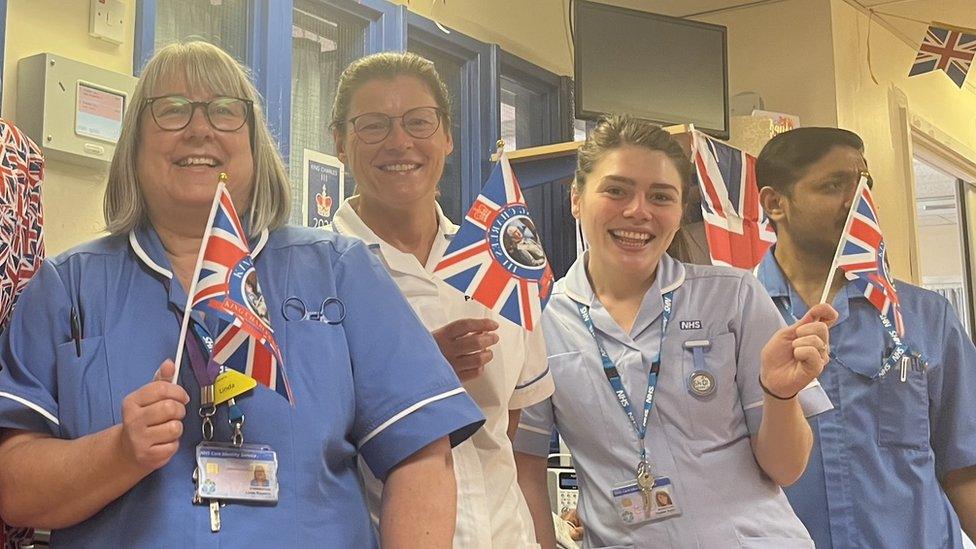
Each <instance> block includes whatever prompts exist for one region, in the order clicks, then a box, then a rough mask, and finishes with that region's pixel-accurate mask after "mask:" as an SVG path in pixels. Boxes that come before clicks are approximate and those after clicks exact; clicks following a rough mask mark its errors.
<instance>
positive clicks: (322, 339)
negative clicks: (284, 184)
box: [0, 227, 483, 549]
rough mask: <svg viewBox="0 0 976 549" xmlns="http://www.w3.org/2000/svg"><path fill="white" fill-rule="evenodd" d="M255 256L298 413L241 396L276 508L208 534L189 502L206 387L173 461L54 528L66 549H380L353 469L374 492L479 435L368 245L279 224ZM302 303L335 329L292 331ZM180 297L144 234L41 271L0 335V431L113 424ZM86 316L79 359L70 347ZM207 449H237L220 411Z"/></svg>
mask: <svg viewBox="0 0 976 549" xmlns="http://www.w3.org/2000/svg"><path fill="white" fill-rule="evenodd" d="M251 247H252V249H253V250H254V252H253V254H252V255H253V256H254V259H255V267H256V269H257V272H258V278H259V280H260V281H261V288H262V290H263V293H264V296H265V299H266V302H267V304H268V312H269V315H270V317H271V325H272V328H273V329H274V331H275V338H276V340H277V342H278V344H279V345H280V346H281V349H282V354H283V361H284V364H285V368H286V371H287V374H288V376H289V379H290V381H291V386H292V389H293V391H294V395H295V406H294V407H292V406H290V405H289V404H288V402H287V401H286V400H285V399H284V398H282V397H281V396H279V395H278V394H276V393H275V392H273V391H271V390H268V389H267V388H265V387H264V386H258V387H257V388H255V389H254V390H253V391H252V392H251V393H248V394H246V395H245V396H243V397H240V398H238V404H239V405H240V406H241V408H242V409H243V411H244V413H245V415H246V418H247V419H246V422H245V425H244V436H245V439H246V441H247V442H255V443H264V444H269V445H271V446H272V447H273V448H274V449H275V450H276V451H277V452H278V462H279V470H278V478H279V482H280V496H279V497H280V500H279V502H278V503H277V505H274V506H267V505H249V504H240V503H232V504H229V505H227V506H226V507H223V508H222V509H221V522H222V526H221V530H220V532H219V533H217V534H214V533H211V532H210V520H209V509H208V508H207V506H201V505H192V504H191V503H190V500H191V497H192V495H193V492H194V488H195V487H194V483H193V482H192V480H191V475H192V474H193V470H194V467H195V464H194V448H195V445H196V444H197V443H198V442H199V441H200V438H201V435H200V419H199V417H198V416H197V413H196V410H197V408H198V407H199V393H200V391H199V388H198V387H197V384H196V381H195V379H194V378H193V375H192V373H191V371H190V368H189V365H188V362H187V361H184V366H183V368H182V369H181V372H180V379H179V382H180V384H182V385H183V387H184V388H186V390H187V392H188V393H189V394H190V399H191V401H190V405H189V407H188V411H187V415H186V419H184V431H183V437H182V439H181V441H180V449H179V451H178V452H177V453H176V455H175V456H173V458H172V460H170V462H169V463H168V464H167V465H166V466H164V467H162V468H161V469H159V470H157V471H155V472H153V473H152V474H150V475H149V476H147V477H146V478H145V479H143V480H142V481H141V482H139V483H138V484H136V485H135V486H134V487H133V488H132V489H131V490H129V492H128V493H126V494H125V495H124V496H122V497H121V498H119V499H118V500H116V501H114V502H112V503H110V504H108V505H107V506H105V508H104V509H102V511H100V512H99V513H97V514H96V515H94V516H93V517H91V518H89V519H88V520H86V521H84V522H82V523H80V524H78V525H76V526H74V527H71V528H65V529H62V530H58V531H56V532H54V534H53V538H52V542H53V543H54V544H55V545H57V546H64V547H201V548H202V547H208V548H209V547H230V548H234V549H238V548H241V547H253V546H255V544H259V545H261V546H262V547H300V546H302V545H303V544H306V543H308V542H309V540H323V541H324V540H328V543H329V545H331V546H335V547H375V546H376V544H377V542H376V536H375V532H374V531H373V529H372V527H371V526H370V522H369V515H368V513H367V511H366V505H365V501H364V497H363V493H362V490H361V488H360V485H359V479H358V475H357V468H356V459H357V457H358V456H361V457H362V458H363V459H365V460H366V462H367V463H368V464H369V466H370V468H371V469H372V470H373V471H375V472H376V474H377V476H379V477H380V478H385V477H386V475H387V474H388V472H389V471H390V470H391V469H392V468H394V467H395V466H396V465H397V464H398V463H400V462H401V461H403V460H404V459H405V458H407V457H408V456H410V455H411V454H413V453H414V452H416V451H417V450H419V449H420V448H422V447H424V446H426V445H427V444H429V443H431V442H433V441H434V440H436V439H438V438H441V437H444V436H447V435H452V440H453V442H455V443H457V442H460V441H461V440H464V439H465V438H467V437H468V436H470V434H471V433H472V432H473V431H474V430H476V429H477V428H478V427H479V426H480V425H481V423H482V422H483V416H482V414H481V412H480V410H479V409H478V407H477V406H476V405H475V404H474V403H473V402H472V401H471V399H469V398H468V396H467V394H466V393H465V391H464V389H463V388H461V387H460V385H459V383H458V380H457V377H456V376H455V375H454V373H453V371H452V370H451V368H450V366H449V365H448V364H447V362H446V361H445V360H444V358H443V356H442V355H441V353H440V351H439V349H438V348H437V345H436V344H435V343H434V341H433V339H432V338H431V336H430V334H429V333H428V332H427V330H425V329H424V327H423V326H422V325H421V323H420V322H419V320H418V319H417V317H416V316H415V315H414V313H413V311H412V310H411V309H410V307H409V305H408V304H407V302H406V301H405V300H404V298H403V297H402V296H401V294H400V292H399V290H397V287H396V286H395V285H394V283H393V281H392V280H391V279H390V276H389V275H388V274H387V272H386V270H385V269H384V268H383V267H382V266H381V265H380V264H379V262H378V261H377V260H376V258H375V257H374V256H373V254H372V253H370V252H369V251H368V250H367V248H366V247H365V246H364V245H363V244H362V242H360V241H358V240H354V239H350V238H346V237H342V236H338V235H335V234H333V233H330V232H326V231H317V230H310V229H300V228H294V227H289V228H283V229H280V230H277V231H275V232H273V233H271V234H270V235H268V234H267V233H263V234H262V235H260V236H259V237H257V238H256V239H255V240H254V241H253V242H252V243H251ZM291 296H297V297H299V298H301V299H302V300H304V301H305V303H306V304H308V307H309V308H310V309H312V308H315V309H317V308H318V306H319V304H321V303H322V301H323V300H324V299H326V298H329V297H338V298H339V299H340V300H342V302H343V303H344V304H345V309H346V317H345V320H343V322H342V323H341V324H340V325H329V324H326V323H323V322H318V321H315V320H301V321H285V319H284V317H283V316H282V314H281V303H282V302H283V301H284V300H285V299H286V298H288V297H291ZM185 303H186V293H185V291H184V290H183V288H182V286H181V284H180V283H179V281H178V280H176V279H175V278H173V277H172V274H171V271H170V265H169V262H168V260H167V257H166V254H165V253H164V251H163V248H162V245H161V243H160V240H159V237H158V236H157V235H156V233H155V231H154V230H152V229H140V230H136V231H134V232H133V233H131V234H130V235H128V236H111V237H107V238H103V239H100V240H95V241H93V242H90V243H88V244H85V245H82V246H80V247H78V248H75V249H74V250H71V251H68V252H66V253H64V254H62V255H60V256H58V257H57V258H55V259H53V260H48V261H47V262H45V263H44V265H43V267H42V268H41V270H40V272H39V273H38V275H37V276H36V277H35V279H34V280H33V281H32V282H31V284H30V285H29V287H28V288H27V289H26V290H25V292H24V294H23V297H22V298H21V301H20V303H19V305H18V307H17V310H16V312H15V314H14V317H13V321H12V324H11V326H10V329H9V330H8V331H7V332H5V333H4V335H3V336H2V338H0V364H2V367H3V370H2V371H0V428H13V429H24V430H28V431H34V432H41V433H48V434H51V435H53V436H55V437H60V438H63V439H75V438H78V437H82V436H84V435H87V434H90V433H95V432H98V431H101V430H103V429H106V428H108V427H110V426H112V425H113V424H116V423H120V422H121V420H122V418H121V405H122V400H123V399H124V398H125V396H126V395H128V394H130V393H132V392H133V391H135V390H136V389H138V388H139V387H141V386H142V385H144V384H146V383H147V382H149V381H151V380H152V378H153V374H154V372H155V371H156V369H157V368H158V367H159V365H160V363H161V362H162V361H163V360H164V359H166V358H172V357H173V356H174V354H175V351H176V345H177V342H178V339H179V332H180V319H181V316H182V312H181V311H182V309H183V307H184V305H185ZM72 306H75V307H78V308H80V309H81V310H82V311H83V313H84V336H85V337H84V339H83V341H82V356H81V358H78V357H77V356H76V350H75V343H74V341H73V340H72V339H71V337H70V331H69V316H70V309H71V307H72ZM215 420H216V421H215V423H216V427H217V429H216V434H215V437H214V439H215V440H218V441H229V440H230V437H231V432H230V429H229V425H228V422H227V411H226V406H222V407H221V408H220V409H219V411H218V415H217V417H216V418H215Z"/></svg>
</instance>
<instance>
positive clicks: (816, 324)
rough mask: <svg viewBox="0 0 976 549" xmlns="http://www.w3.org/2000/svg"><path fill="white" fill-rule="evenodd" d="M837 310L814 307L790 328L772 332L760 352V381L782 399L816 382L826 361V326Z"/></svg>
mask: <svg viewBox="0 0 976 549" xmlns="http://www.w3.org/2000/svg"><path fill="white" fill-rule="evenodd" d="M836 321H837V311H835V310H834V308H833V307H831V306H830V305H828V304H826V303H821V304H819V305H814V306H813V307H811V308H810V310H809V311H807V314H806V315H804V316H803V318H801V319H800V320H798V321H797V322H796V323H795V324H793V325H792V326H787V327H786V328H783V329H782V330H779V331H778V332H776V333H775V334H774V335H773V337H772V338H771V339H770V340H769V342H768V343H766V346H765V347H763V351H762V370H761V373H760V374H759V376H760V381H761V382H762V384H763V386H764V387H765V388H766V390H767V391H769V392H771V393H773V396H776V397H780V398H781V399H783V400H787V399H789V398H790V395H796V394H797V393H799V392H800V391H802V390H803V388H804V387H806V386H807V385H809V384H810V382H811V381H813V380H814V379H816V378H817V377H818V376H819V375H820V372H822V371H823V369H824V366H826V365H827V362H828V361H829V360H830V356H829V355H830V332H829V329H830V327H831V326H832V325H833V324H834V322H836Z"/></svg>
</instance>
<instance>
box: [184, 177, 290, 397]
mask: <svg viewBox="0 0 976 549" xmlns="http://www.w3.org/2000/svg"><path fill="white" fill-rule="evenodd" d="M225 181H226V174H223V173H221V181H220V183H219V184H218V185H217V192H216V195H215V196H214V202H213V206H212V208H211V212H210V219H209V221H208V222H207V229H206V231H205V233H204V235H205V236H204V240H203V244H202V245H201V249H200V255H199V257H198V258H197V266H196V270H195V272H194V277H193V285H192V287H191V289H190V291H189V292H188V299H187V302H188V306H187V309H186V310H187V314H186V315H184V320H183V330H182V332H181V334H180V347H179V348H178V349H177V363H176V364H177V366H179V364H180V363H179V358H180V354H181V353H182V350H183V343H184V342H185V337H186V327H187V325H188V321H189V318H190V315H189V311H191V310H193V311H200V312H202V313H204V314H212V315H215V316H217V317H218V318H219V319H220V329H219V330H218V334H217V336H216V337H215V338H214V341H213V348H212V350H211V355H210V359H211V360H212V361H213V362H216V363H217V364H220V365H222V366H225V367H227V368H231V369H234V370H237V371H238V372H241V373H243V374H245V375H247V376H249V377H252V378H254V379H255V380H256V381H257V382H258V383H260V384H262V385H264V386H266V387H268V388H269V389H272V390H274V391H275V392H277V393H278V394H280V395H281V396H283V397H285V398H287V399H288V401H289V402H290V403H292V404H294V397H293V395H292V392H291V387H290V385H289V383H288V378H287V377H286V376H285V369H284V364H283V362H282V360H281V351H280V349H279V348H278V344H277V342H276V341H275V339H274V332H273V330H272V329H271V323H270V321H269V318H268V308H267V305H266V304H265V301H264V295H263V294H262V293H261V287H260V285H259V284H258V275H257V271H256V270H255V268H254V260H253V259H252V258H251V250H250V247H249V246H248V243H247V238H246V236H245V233H244V228H243V227H242V226H241V222H240V218H238V216H237V211H236V210H235V209H234V203H233V201H232V200H231V197H230V193H228V192H227V187H226V184H225Z"/></svg>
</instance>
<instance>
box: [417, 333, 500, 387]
mask: <svg viewBox="0 0 976 549" xmlns="http://www.w3.org/2000/svg"><path fill="white" fill-rule="evenodd" d="M497 329H498V323H497V322H495V321H494V320H491V319H488V318H462V319H460V320H455V321H454V322H451V323H449V324H447V325H445V326H443V327H441V328H440V329H437V330H434V331H433V332H432V333H431V335H432V336H434V341H436V342H437V346H438V347H440V349H441V354H443V355H444V358H446V359H447V361H448V362H450V363H451V367H452V368H454V373H455V374H457V376H458V379H459V380H461V382H462V383H463V382H465V381H468V380H470V379H474V378H476V377H478V376H479V375H481V373H482V372H483V371H484V369H485V365H486V364H488V363H489V362H491V359H492V357H493V356H494V355H493V354H492V352H491V350H490V349H489V348H488V347H491V346H492V345H494V344H496V343H498V334H495V333H492V332H494V331H495V330H497Z"/></svg>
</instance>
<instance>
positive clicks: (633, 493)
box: [610, 477, 681, 524]
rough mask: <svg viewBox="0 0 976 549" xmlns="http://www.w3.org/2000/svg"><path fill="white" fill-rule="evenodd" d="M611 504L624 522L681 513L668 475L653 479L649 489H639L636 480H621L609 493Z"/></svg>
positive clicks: (647, 520) (673, 515) (653, 518)
mask: <svg viewBox="0 0 976 549" xmlns="http://www.w3.org/2000/svg"><path fill="white" fill-rule="evenodd" d="M610 496H611V499H613V506H614V508H616V510H617V514H618V515H620V520H622V521H624V523H625V524H640V523H642V522H649V521H655V520H663V519H666V518H669V517H676V516H678V515H680V514H681V510H680V509H679V508H678V504H677V502H676V501H675V497H674V485H672V484H671V479H670V478H668V477H658V478H656V479H654V484H653V485H652V486H651V488H650V490H647V491H644V490H641V487H640V486H639V485H638V484H637V481H636V480H628V481H626V482H621V483H620V484H617V485H616V486H614V487H613V489H612V490H611V493H610Z"/></svg>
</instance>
